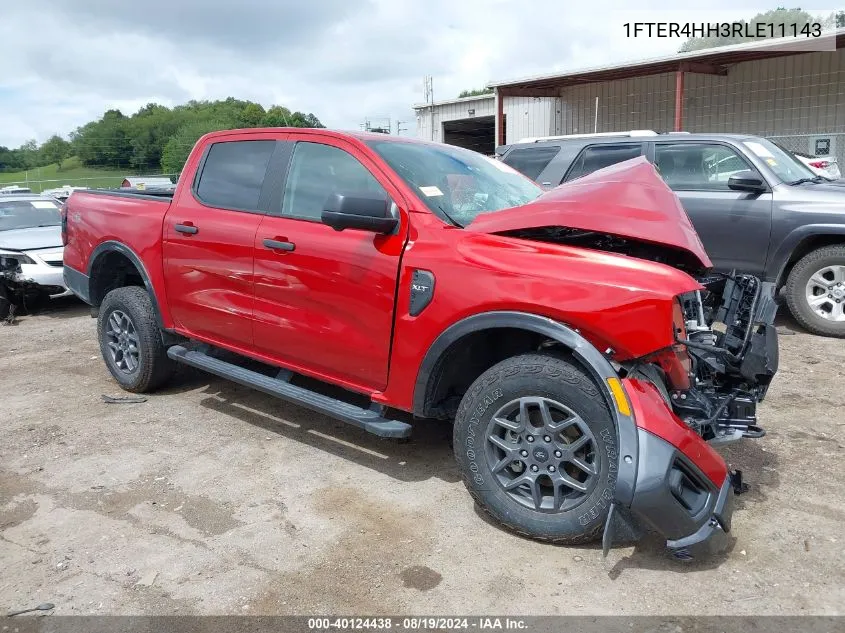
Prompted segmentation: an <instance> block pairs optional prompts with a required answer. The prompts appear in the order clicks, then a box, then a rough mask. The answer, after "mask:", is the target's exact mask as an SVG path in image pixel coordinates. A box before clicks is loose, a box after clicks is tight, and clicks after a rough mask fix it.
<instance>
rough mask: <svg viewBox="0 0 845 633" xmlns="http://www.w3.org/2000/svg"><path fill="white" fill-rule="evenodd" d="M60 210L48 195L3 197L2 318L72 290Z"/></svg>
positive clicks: (0, 250)
mask: <svg viewBox="0 0 845 633" xmlns="http://www.w3.org/2000/svg"><path fill="white" fill-rule="evenodd" d="M59 211H60V208H59V203H58V202H57V201H56V200H54V199H53V198H50V197H47V196H39V195H33V194H29V195H4V196H2V197H0V319H5V318H7V317H8V316H9V314H10V313H11V314H14V312H15V311H18V310H20V309H21V308H23V309H27V308H30V307H32V306H34V305H37V304H38V303H40V302H43V301H44V300H45V299H47V298H51V297H61V296H64V295H68V294H70V292H69V291H68V289H67V287H66V286H65V282H64V279H63V278H62V273H63V268H62V257H63V253H64V248H63V247H62V235H61V216H60V213H59Z"/></svg>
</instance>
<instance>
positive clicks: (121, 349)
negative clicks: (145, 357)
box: [106, 310, 140, 374]
mask: <svg viewBox="0 0 845 633" xmlns="http://www.w3.org/2000/svg"><path fill="white" fill-rule="evenodd" d="M106 345H107V346H108V348H109V353H110V354H111V359H112V362H113V363H114V366H115V367H117V368H118V369H119V370H120V371H122V372H123V373H125V374H131V373H133V372H134V371H135V370H136V369H137V368H138V365H139V363H140V350H139V348H138V333H137V332H136V331H135V324H134V323H132V319H130V318H129V316H128V315H127V314H126V313H125V312H123V311H121V310H114V311H113V312H112V313H111V314H110V315H109V319H108V322H107V324H106Z"/></svg>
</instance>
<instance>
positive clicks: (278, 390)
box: [167, 345, 411, 438]
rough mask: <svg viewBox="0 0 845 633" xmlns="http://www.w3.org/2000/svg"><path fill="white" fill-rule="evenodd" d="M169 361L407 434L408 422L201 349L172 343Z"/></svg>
mask: <svg viewBox="0 0 845 633" xmlns="http://www.w3.org/2000/svg"><path fill="white" fill-rule="evenodd" d="M167 355H168V356H169V357H170V358H172V359H173V360H175V361H177V362H180V363H184V364H185V365H190V366H191V367H196V368H197V369H202V370H203V371H207V372H208V373H210V374H214V375H215V376H220V377H221V378H226V379H228V380H231V381H232V382H236V383H238V384H239V385H243V386H244V387H251V388H252V389H256V390H258V391H261V392H263V393H266V394H268V395H271V396H275V397H277V398H281V399H282V400H287V401H288V402H292V403H294V404H298V405H300V406H303V407H305V408H307V409H311V410H312V411H316V412H317V413H322V414H323V415H327V416H329V417H332V418H335V419H337V420H340V421H341V422H346V423H347V424H352V425H353V426H357V427H359V428H362V429H364V430H365V431H368V432H369V433H372V434H373V435H378V436H379V437H395V438H404V437H409V436H410V435H411V425H410V424H406V423H405V422H400V421H399V420H389V419H387V418H383V417H381V415H379V414H378V412H377V411H374V410H372V409H362V408H361V407H356V406H355V405H354V404H349V403H347V402H343V401H342V400H336V399H335V398H330V397H328V396H324V395H323V394H320V393H316V392H314V391H310V390H309V389H304V388H302V387H297V386H296V385H292V384H290V383H289V382H287V381H285V380H282V379H279V378H270V377H269V376H265V375H264V374H259V373H258V372H255V371H251V370H249V369H244V368H243V367H238V366H237V365H233V364H232V363H227V362H226V361H223V360H220V359H218V358H213V357H211V356H209V355H208V354H205V353H203V352H198V351H193V350H188V349H186V348H184V347H182V346H181V345H174V346H173V347H171V348H169V349H168V350H167Z"/></svg>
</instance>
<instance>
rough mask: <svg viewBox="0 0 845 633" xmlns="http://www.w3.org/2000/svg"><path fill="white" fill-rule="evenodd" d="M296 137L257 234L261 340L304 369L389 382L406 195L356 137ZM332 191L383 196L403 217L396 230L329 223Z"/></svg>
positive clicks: (352, 380) (363, 382)
mask: <svg viewBox="0 0 845 633" xmlns="http://www.w3.org/2000/svg"><path fill="white" fill-rule="evenodd" d="M291 140H294V141H296V142H295V143H288V144H286V145H287V149H286V151H288V152H289V156H290V159H289V166H288V168H287V170H286V178H285V179H284V181H283V186H281V187H280V193H281V196H280V199H275V200H274V201H273V205H272V206H273V208H272V209H271V212H270V213H269V214H268V215H267V216H265V217H264V218H263V220H262V222H261V225H260V227H259V229H258V232H257V234H256V236H255V301H256V303H255V347H256V349H257V350H259V351H260V352H262V353H264V354H266V355H268V356H270V357H272V358H274V359H276V360H277V361H278V362H279V363H280V364H283V365H286V366H290V367H292V368H294V369H297V370H299V371H302V372H304V373H309V374H311V375H315V376H317V377H323V376H325V377H328V378H330V379H333V380H337V379H340V380H342V381H343V382H345V383H346V384H347V385H348V386H350V387H352V388H357V389H360V390H362V391H375V390H380V389H383V388H384V387H385V386H386V385H387V373H388V361H389V356H390V342H391V336H392V330H393V315H394V308H395V301H396V284H397V280H398V274H399V264H400V259H401V256H402V251H403V248H404V243H405V236H406V234H407V226H408V222H407V214H406V212H405V211H402V210H401V207H402V206H403V202H402V199H401V197H400V195H399V192H398V190H397V189H396V188H395V187H393V185H392V184H391V183H390V182H389V180H388V178H387V177H386V176H385V174H384V172H382V171H381V170H380V168H379V167H378V165H377V164H376V163H375V162H374V161H372V160H371V159H370V158H369V157H367V156H365V155H362V153H361V152H360V150H359V149H358V148H357V147H356V146H354V145H352V144H351V143H350V142H349V141H346V140H344V139H339V138H336V137H329V136H317V135H314V134H309V135H307V136H306V135H303V136H302V138H301V139H297V138H296V135H295V134H292V135H291ZM332 193H342V194H345V195H355V194H356V193H359V194H367V195H372V194H379V195H383V196H385V197H386V198H388V199H389V200H392V201H393V203H394V207H393V208H394V212H395V213H396V214H397V217H400V218H402V224H401V226H400V229H399V231H397V232H396V233H395V234H393V235H377V234H375V233H371V232H367V231H361V230H355V229H346V230H344V231H335V230H334V229H332V228H331V227H329V226H326V225H325V224H323V223H322V222H321V219H320V216H321V214H322V211H323V206H324V203H325V202H326V199H327V198H328V197H329V196H330V195H331V194H332Z"/></svg>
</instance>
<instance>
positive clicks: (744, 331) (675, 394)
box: [605, 275, 778, 560]
mask: <svg viewBox="0 0 845 633" xmlns="http://www.w3.org/2000/svg"><path fill="white" fill-rule="evenodd" d="M701 281H702V284H703V285H704V288H705V290H700V291H695V292H691V293H687V294H683V295H681V296H679V297H678V298H677V306H676V310H675V318H674V323H673V328H674V340H675V344H674V345H672V346H671V347H670V348H668V349H664V350H661V351H659V352H657V353H654V354H651V355H649V356H647V357H645V358H641V359H637V360H635V361H632V362H628V363H624V364H623V365H621V366H620V367H619V372H620V375H621V376H623V380H622V382H623V384H624V386H625V389H626V393H627V395H628V398H629V400H630V401H631V408H632V410H633V416H632V417H633V419H634V422H635V424H636V433H637V462H636V475H635V476H633V481H631V482H626V483H624V484H623V485H622V486H621V487H619V486H617V492H618V493H619V492H621V494H617V502H618V503H619V505H621V507H624V508H627V509H628V510H629V511H630V512H622V513H620V512H611V516H609V518H608V523H607V526H606V530H605V551H606V550H607V548H608V547H609V546H610V544H612V542H613V539H614V536H615V534H616V533H618V532H619V531H620V526H622V525H624V524H625V523H626V522H627V523H628V525H627V527H628V528H630V527H631V524H632V523H635V524H645V525H647V526H649V527H651V528H652V529H654V530H656V531H657V532H659V533H660V534H661V535H663V536H664V537H665V538H666V539H667V541H666V545H667V547H668V548H669V550H670V551H671V553H672V554H673V555H674V556H675V557H676V558H679V559H685V560H686V559H691V558H696V557H699V556H702V555H707V554H712V553H714V552H716V551H719V550H721V549H722V548H723V547H724V541H725V539H726V534H727V532H729V531H730V527H731V514H732V510H733V495H734V494H735V493H736V494H739V493H740V492H741V491H742V490H743V486H744V484H743V483H742V473H741V471H731V470H730V469H729V467H728V466H727V464H726V463H725V461H724V460H723V459H722V457H721V456H720V455H719V454H718V453H717V452H716V451H715V450H714V449H713V448H712V445H713V444H722V443H726V442H731V441H735V440H739V439H741V438H759V437H762V436H763V435H764V434H765V432H764V430H763V429H762V428H761V427H760V426H759V425H758V424H757V415H756V408H757V404H758V403H759V402H761V401H762V400H763V398H764V397H765V395H766V392H767V390H768V388H769V384H770V383H771V381H772V378H773V377H774V375H775V372H776V371H777V366H778V347H777V332H776V330H775V328H774V326H773V324H772V323H773V321H774V317H775V312H776V309H777V306H776V304H775V301H774V294H773V287H772V285H771V284H765V283H762V282H761V281H760V280H759V279H757V278H756V277H753V276H750V275H722V276H719V277H710V278H707V279H703V280H701ZM627 488H630V489H632V490H631V491H630V492H626V489H627ZM617 509H618V508H617ZM632 520H633V521H632Z"/></svg>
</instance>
